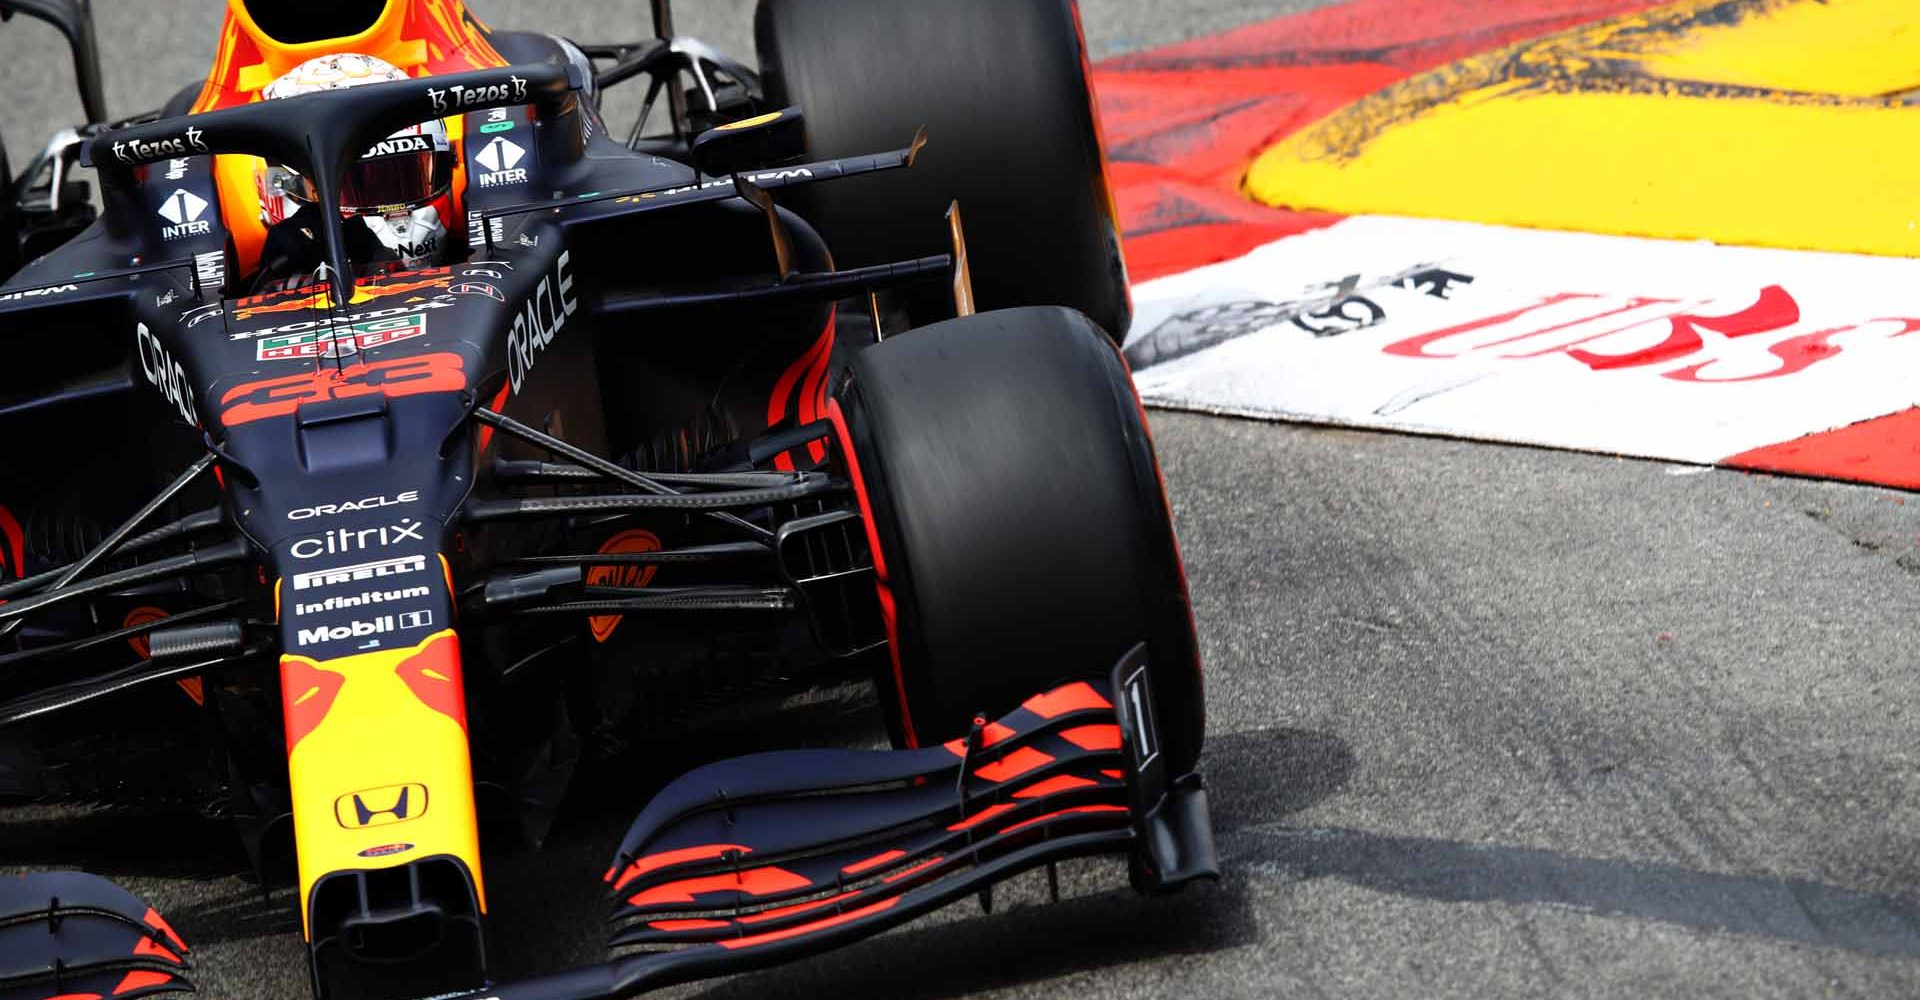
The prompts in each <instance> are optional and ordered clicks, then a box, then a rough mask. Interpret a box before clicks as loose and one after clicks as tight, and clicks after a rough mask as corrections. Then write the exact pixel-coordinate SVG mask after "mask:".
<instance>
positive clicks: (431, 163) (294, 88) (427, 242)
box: [257, 53, 454, 268]
mask: <svg viewBox="0 0 1920 1000" xmlns="http://www.w3.org/2000/svg"><path fill="white" fill-rule="evenodd" d="M405 79H408V77H407V75H406V73H404V72H402V71H401V70H399V69H398V68H396V67H395V66H393V64H391V63H389V62H387V61H386V60H384V59H380V58H378V57H376V56H368V55H360V54H358V53H341V54H338V55H330V56H320V57H319V58H317V59H309V60H307V61H306V62H304V63H301V64H300V65H299V66H297V67H295V68H294V69H293V71H292V72H290V73H288V74H286V75H285V76H282V77H281V78H279V79H278V80H275V81H273V82H272V83H271V84H268V85H267V88H266V90H264V91H262V92H261V96H262V98H264V99H265V100H269V101H274V100H279V99H281V98H284V97H297V96H299V95H301V94H311V93H314V92H316V91H321V90H339V89H342V88H346V87H359V86H364V85H366V84H370V83H386V82H388V81H391V80H405ZM453 172H454V154H453V144H452V143H451V142H449V141H448V140H447V129H446V126H445V125H444V124H442V123H441V122H440V120H438V119H431V120H428V121H425V122H422V123H420V124H418V125H412V126H409V127H407V128H404V129H401V130H400V131H398V132H395V133H394V134H393V135H391V136H389V137H387V138H386V139H383V140H381V141H380V142H377V143H375V144H374V145H373V147H372V148H371V149H368V150H366V151H365V152H363V153H362V154H361V155H360V158H359V159H358V160H356V161H354V163H353V165H352V167H350V168H349V169H348V170H347V174H346V177H345V179H344V181H343V182H342V184H341V188H340V206H339V208H340V213H341V214H342V215H344V216H346V217H348V218H350V219H351V218H358V219H360V220H361V221H362V222H364V223H365V224H366V226H367V228H368V229H371V230H372V231H373V235H374V236H375V237H377V238H378V239H379V241H380V244H381V246H384V247H385V248H386V249H387V250H388V251H389V252H391V253H392V255H393V259H394V260H397V261H399V262H401V264H403V265H404V266H406V267H409V268H414V267H424V266H430V265H432V264H435V263H438V262H439V261H440V260H441V259H442V258H443V257H444V256H445V255H446V254H447V253H448V252H449V251H450V250H451V249H452V248H451V247H449V246H448V239H447V226H446V222H445V220H446V219H448V218H451V217H453V215H454V212H453ZM257 179H258V183H259V188H260V219H261V221H262V222H265V223H266V224H267V225H269V226H271V225H274V224H275V223H278V222H281V221H283V220H285V219H287V218H289V217H290V216H292V215H293V214H294V213H295V212H297V211H299V210H300V209H301V208H302V207H304V206H306V205H310V204H312V203H313V202H314V200H315V194H314V187H313V182H312V181H310V180H308V179H307V178H306V177H304V176H302V175H301V174H300V173H299V171H297V170H294V169H293V168H291V167H286V166H281V165H278V164H267V165H266V166H265V167H264V168H263V169H262V170H261V171H260V173H259V176H258V178H257Z"/></svg>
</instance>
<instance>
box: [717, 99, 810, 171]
mask: <svg viewBox="0 0 1920 1000" xmlns="http://www.w3.org/2000/svg"><path fill="white" fill-rule="evenodd" d="M806 152H807V119H806V116H805V115H804V114H802V113H801V111H800V109H799V108H785V109H783V110H780V111H771V112H768V113H766V114H764V115H757V116H755V117H752V118H743V119H741V120H740V121H737V122H728V123H727V124H725V125H721V126H719V127H718V128H711V129H708V130H707V131H705V132H702V133H700V134H699V135H698V136H696V137H695V138H694V140H693V167H694V169H695V170H698V171H700V172H701V173H703V174H706V175H707V176H709V177H724V176H726V175H727V174H737V173H741V172H742V171H746V170H751V169H753V168H755V167H767V166H775V165H778V164H780V163H784V162H786V161H788V160H792V159H794V158H796V157H800V156H803V155H805V154H806Z"/></svg>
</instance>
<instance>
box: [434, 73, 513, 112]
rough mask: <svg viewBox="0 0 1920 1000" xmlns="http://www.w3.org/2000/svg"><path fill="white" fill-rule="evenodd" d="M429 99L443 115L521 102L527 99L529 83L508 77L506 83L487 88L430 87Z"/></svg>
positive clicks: (454, 85)
mask: <svg viewBox="0 0 1920 1000" xmlns="http://www.w3.org/2000/svg"><path fill="white" fill-rule="evenodd" d="M427 98H428V99H429V100H431V101H432V102H433V110H434V111H436V112H440V113H442V114H444V113H446V112H448V111H457V110H459V109H461V108H471V107H474V106H476V105H480V104H494V103H497V102H500V101H519V102H522V103H524V102H525V101H526V99H527V81H525V80H522V79H521V78H519V77H517V76H513V77H508V78H507V82H506V83H496V84H492V85H489V86H485V87H462V86H460V85H459V84H452V85H450V86H446V87H428V88H427Z"/></svg>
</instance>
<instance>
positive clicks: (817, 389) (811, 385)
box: [800, 316, 834, 462]
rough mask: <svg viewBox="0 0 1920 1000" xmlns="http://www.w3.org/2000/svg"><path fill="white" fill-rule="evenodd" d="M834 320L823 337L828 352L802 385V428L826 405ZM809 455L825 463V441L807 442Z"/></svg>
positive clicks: (818, 415)
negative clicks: (828, 364)
mask: <svg viewBox="0 0 1920 1000" xmlns="http://www.w3.org/2000/svg"><path fill="white" fill-rule="evenodd" d="M833 338H834V331H833V318H832V317H831V316H829V317H828V319H827V332H826V333H825V334H824V335H823V338H822V339H824V340H825V341H826V350H824V351H821V352H820V357H818V358H817V359H815V360H814V362H813V367H812V368H811V369H808V371H807V378H806V381H804V382H802V383H801V384H800V423H801V425H802V426H804V425H806V424H810V423H813V422H814V421H815V420H818V419H820V409H821V407H822V406H823V405H824V402H825V399H826V390H827V363H828V362H829V361H832V360H833ZM807 455H808V457H809V458H811V459H813V460H814V461H815V462H821V461H825V460H826V457H827V446H826V443H825V442H823V441H817V440H816V441H809V442H807Z"/></svg>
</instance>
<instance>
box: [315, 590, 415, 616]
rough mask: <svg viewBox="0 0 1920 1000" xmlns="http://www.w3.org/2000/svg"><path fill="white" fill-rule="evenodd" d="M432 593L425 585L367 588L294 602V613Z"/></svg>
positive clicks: (321, 610) (344, 608) (347, 607)
mask: <svg viewBox="0 0 1920 1000" xmlns="http://www.w3.org/2000/svg"><path fill="white" fill-rule="evenodd" d="M431 593H433V591H431V590H428V589H427V588H426V587H407V588H405V589H403V590H369V591H367V592H365V593H362V594H359V595H356V596H354V597H329V598H327V599H326V600H324V601H315V602H313V603H312V604H296V605H294V608H293V613H294V614H296V615H318V614H324V613H326V612H328V611H345V610H348V609H350V608H364V607H368V606H370V605H375V604H391V603H393V602H395V601H411V600H416V599H418V598H422V597H426V596H427V595H429V594H431Z"/></svg>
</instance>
